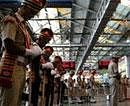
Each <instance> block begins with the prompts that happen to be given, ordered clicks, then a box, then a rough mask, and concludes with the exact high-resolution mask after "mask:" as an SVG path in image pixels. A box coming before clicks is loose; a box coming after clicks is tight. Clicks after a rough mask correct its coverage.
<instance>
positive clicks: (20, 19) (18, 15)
mask: <svg viewBox="0 0 130 106" xmlns="http://www.w3.org/2000/svg"><path fill="white" fill-rule="evenodd" d="M15 15H16V17H17V19H18V20H19V21H20V22H24V18H23V17H22V16H21V15H20V14H19V13H17V12H16V13H15Z"/></svg>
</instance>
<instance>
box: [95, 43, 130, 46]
mask: <svg viewBox="0 0 130 106" xmlns="http://www.w3.org/2000/svg"><path fill="white" fill-rule="evenodd" d="M95 47H130V43H117V44H115V43H101V44H96V45H95Z"/></svg>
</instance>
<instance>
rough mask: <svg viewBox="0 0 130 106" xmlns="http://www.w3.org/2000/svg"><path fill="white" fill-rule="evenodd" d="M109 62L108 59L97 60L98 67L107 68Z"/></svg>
mask: <svg viewBox="0 0 130 106" xmlns="http://www.w3.org/2000/svg"><path fill="white" fill-rule="evenodd" d="M109 63H110V60H100V61H99V62H98V69H108V65H109Z"/></svg>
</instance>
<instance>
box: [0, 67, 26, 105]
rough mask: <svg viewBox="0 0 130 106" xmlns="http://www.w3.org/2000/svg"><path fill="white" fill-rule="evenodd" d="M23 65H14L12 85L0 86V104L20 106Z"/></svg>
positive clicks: (23, 82) (23, 81)
mask: <svg viewBox="0 0 130 106" xmlns="http://www.w3.org/2000/svg"><path fill="white" fill-rule="evenodd" d="M25 70H26V68H25V66H19V65H17V64H16V65H15V69H14V71H13V87H12V88H9V89H6V88H3V87H0V106H21V101H22V92H23V88H24V84H25Z"/></svg>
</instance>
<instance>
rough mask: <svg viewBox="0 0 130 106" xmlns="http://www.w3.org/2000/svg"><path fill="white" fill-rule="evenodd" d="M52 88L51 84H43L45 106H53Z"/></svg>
mask: <svg viewBox="0 0 130 106" xmlns="http://www.w3.org/2000/svg"><path fill="white" fill-rule="evenodd" d="M53 88H54V86H53V85H52V84H51V83H48V84H45V97H46V100H45V106H53V95H54V89H53Z"/></svg>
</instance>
